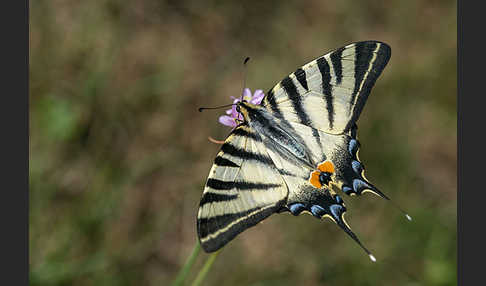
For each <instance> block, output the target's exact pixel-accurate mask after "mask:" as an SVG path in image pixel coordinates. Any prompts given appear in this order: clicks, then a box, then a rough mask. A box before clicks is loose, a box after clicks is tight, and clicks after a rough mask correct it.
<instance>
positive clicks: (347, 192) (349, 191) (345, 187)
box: [343, 186, 353, 195]
mask: <svg viewBox="0 0 486 286" xmlns="http://www.w3.org/2000/svg"><path fill="white" fill-rule="evenodd" d="M343 192H344V193H345V194H346V195H351V193H352V192H353V189H351V188H350V187H348V186H343Z"/></svg>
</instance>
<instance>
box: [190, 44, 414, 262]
mask: <svg viewBox="0 0 486 286" xmlns="http://www.w3.org/2000/svg"><path fill="white" fill-rule="evenodd" d="M390 55H391V49H390V47H389V46H388V45H387V44H385V43H382V42H378V41H364V42H357V43H352V44H349V45H347V46H345V47H342V48H339V49H337V50H335V51H333V52H331V53H328V54H326V55H324V56H322V57H319V58H317V59H315V60H313V61H311V62H310V63H308V64H306V65H304V66H302V67H300V68H298V69H297V70H296V71H295V72H294V73H292V74H290V75H289V76H287V77H286V78H284V79H283V80H282V81H281V82H279V83H278V84H277V85H276V86H274V87H273V88H272V89H270V91H268V93H267V94H266V95H265V98H264V99H263V100H262V102H261V103H260V104H258V105H254V104H251V103H248V102H245V101H242V102H239V103H238V105H237V110H238V112H239V113H241V115H242V116H243V118H244V120H243V121H242V122H241V123H240V124H239V125H238V126H237V127H236V128H235V129H234V130H233V131H232V132H231V133H230V134H229V136H228V137H227V139H226V140H225V141H224V144H223V145H222V146H221V150H220V151H219V153H218V154H217V156H216V158H215V160H214V164H213V166H212V168H211V170H210V172H209V177H208V179H207V182H206V185H205V188H204V192H203V195H202V198H201V202H200V204H199V211H198V215H197V233H198V236H199V240H200V243H201V245H202V248H203V249H204V250H205V251H206V252H213V251H216V250H218V249H220V248H221V247H223V246H224V245H226V244H227V243H228V242H229V241H231V240H232V239H233V238H234V237H235V236H237V235H238V234H239V233H241V232H243V231H244V230H245V229H247V228H249V227H252V226H254V225H256V224H257V223H258V222H260V221H262V220H263V219H265V218H267V217H268V216H270V215H272V214H274V213H280V212H290V213H291V214H293V215H299V214H301V213H308V214H311V215H313V216H315V217H317V218H319V219H320V218H324V217H328V218H330V219H331V220H332V221H334V222H335V223H336V224H337V225H338V226H339V227H341V228H342V229H343V230H344V231H345V232H346V233H347V234H348V235H349V236H351V238H353V239H354V240H355V241H356V242H357V243H358V244H359V245H360V246H361V247H362V248H363V249H364V250H365V251H366V252H367V253H368V254H369V255H370V258H371V259H372V260H373V261H374V257H373V256H372V255H371V254H370V252H369V251H368V250H367V249H366V248H365V247H364V246H363V245H362V244H361V243H360V241H359V240H358V238H357V236H356V235H355V234H354V233H353V232H352V231H351V229H350V227H349V226H348V224H347V223H346V221H345V220H344V213H345V211H346V207H345V205H344V202H343V199H342V198H341V194H340V193H339V192H340V191H342V192H344V193H345V194H346V195H361V194H363V193H365V192H371V193H374V194H376V195H378V196H380V197H382V198H384V199H387V200H388V197H387V196H385V195H384V194H383V193H382V192H380V191H379V190H378V189H377V188H376V187H375V186H374V185H372V184H371V183H370V182H369V181H368V180H367V179H366V178H365V176H364V167H363V164H362V163H361V162H360V160H359V157H358V149H359V146H360V143H359V142H358V139H357V136H356V132H357V126H356V121H357V120H358V118H359V115H360V113H361V111H362V110H363V107H364V105H365V102H366V100H367V98H368V96H369V94H370V91H371V88H372V87H373V85H374V83H375V81H376V80H377V78H378V77H379V76H380V74H381V72H382V71H383V69H384V68H385V66H386V64H387V62H388V60H389V59H390ZM407 217H408V218H409V216H408V215H407Z"/></svg>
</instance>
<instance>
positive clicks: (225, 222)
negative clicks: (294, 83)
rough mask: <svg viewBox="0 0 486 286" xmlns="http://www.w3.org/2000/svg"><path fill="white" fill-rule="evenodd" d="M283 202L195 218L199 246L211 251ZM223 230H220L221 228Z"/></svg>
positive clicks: (257, 221)
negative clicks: (213, 235)
mask: <svg viewBox="0 0 486 286" xmlns="http://www.w3.org/2000/svg"><path fill="white" fill-rule="evenodd" d="M283 205H284V203H283V202H279V203H277V204H276V206H272V207H265V208H259V207H257V208H252V209H249V210H246V211H243V212H239V213H229V214H225V215H220V216H214V217H210V218H202V219H198V220H197V231H198V236H199V239H200V241H201V246H202V248H203V249H204V251H206V252H213V251H216V250H218V249H220V248H221V247H223V246H224V245H226V244H227V243H228V242H229V241H231V240H232V239H233V238H235V236H237V235H238V234H240V233H241V232H243V231H244V230H246V229H247V228H249V227H252V226H254V225H256V224H257V223H259V222H260V221H262V220H264V219H265V218H267V217H268V216H270V215H271V214H273V213H275V212H276V211H277V210H278V209H280V208H282V207H283ZM224 228H227V229H225V230H224V231H221V230H222V229H224ZM218 231H221V232H220V233H218V234H217V235H216V236H215V237H214V238H211V237H208V236H209V235H211V234H215V233H216V232H218Z"/></svg>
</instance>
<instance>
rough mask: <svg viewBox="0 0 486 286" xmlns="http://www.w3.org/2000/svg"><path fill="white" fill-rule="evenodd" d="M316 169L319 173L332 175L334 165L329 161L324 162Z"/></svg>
mask: <svg viewBox="0 0 486 286" xmlns="http://www.w3.org/2000/svg"><path fill="white" fill-rule="evenodd" d="M317 169H319V171H321V172H323V173H324V172H327V173H331V174H332V173H334V164H333V163H332V162H331V161H325V162H324V163H322V164H319V165H318V166H317Z"/></svg>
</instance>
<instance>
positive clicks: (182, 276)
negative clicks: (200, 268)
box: [171, 241, 201, 286]
mask: <svg viewBox="0 0 486 286" xmlns="http://www.w3.org/2000/svg"><path fill="white" fill-rule="evenodd" d="M200 250H201V245H200V244H199V242H198V241H196V245H194V248H193V249H192V252H191V255H190V256H189V258H188V259H187V261H186V263H185V264H184V266H183V267H182V268H181V270H179V273H178V274H177V277H176V279H175V280H174V282H172V284H171V285H172V286H180V285H182V283H183V282H184V279H186V278H187V274H189V270H190V269H191V267H192V265H193V264H194V262H195V261H196V258H197V255H198V254H199V251H200Z"/></svg>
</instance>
